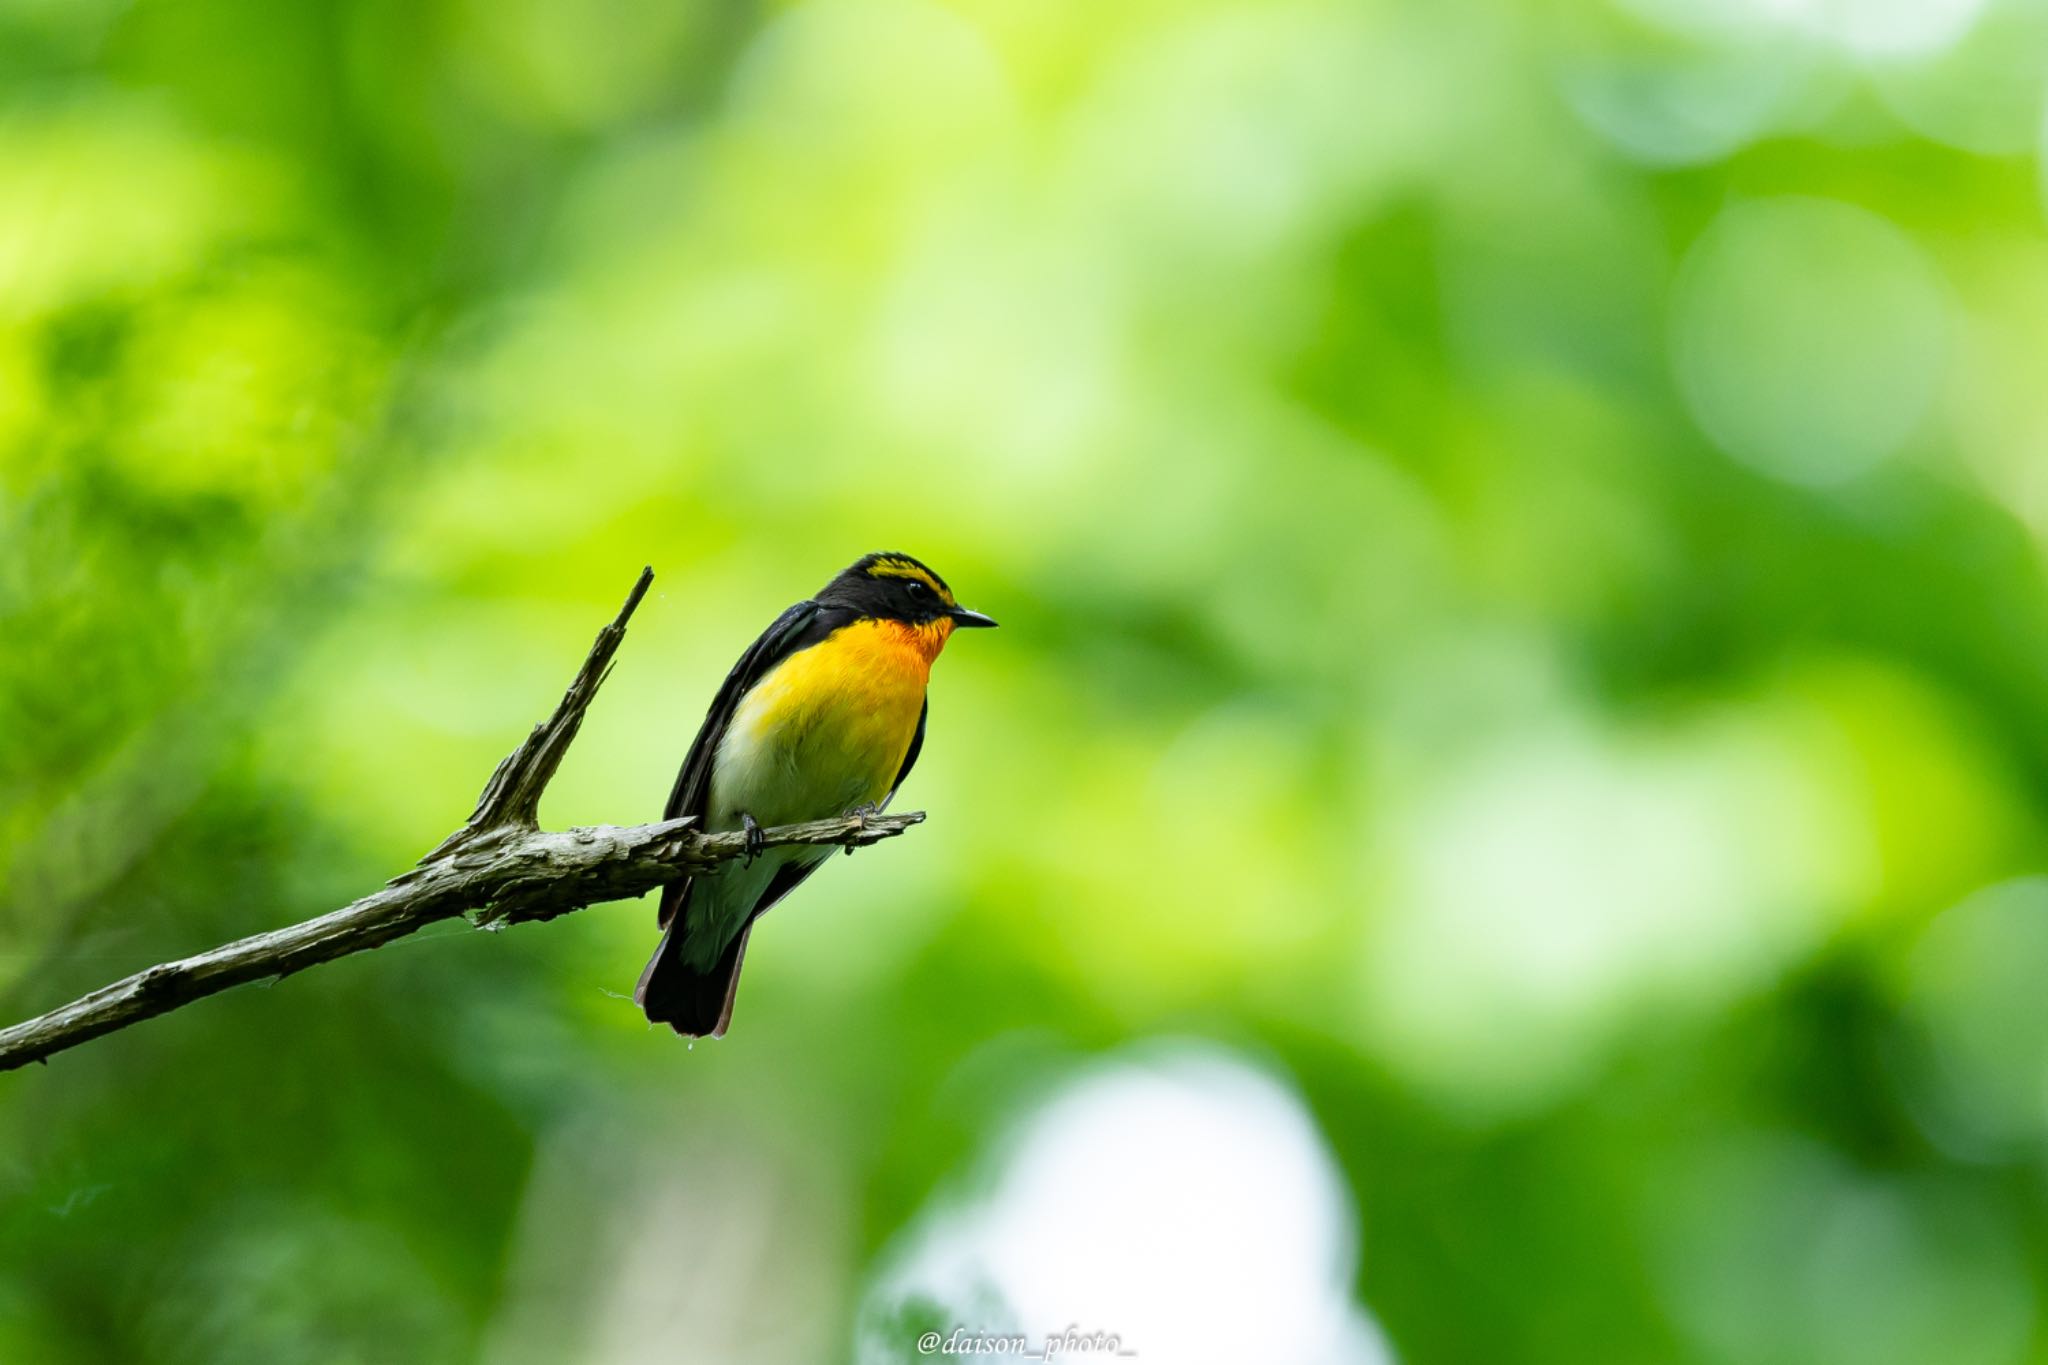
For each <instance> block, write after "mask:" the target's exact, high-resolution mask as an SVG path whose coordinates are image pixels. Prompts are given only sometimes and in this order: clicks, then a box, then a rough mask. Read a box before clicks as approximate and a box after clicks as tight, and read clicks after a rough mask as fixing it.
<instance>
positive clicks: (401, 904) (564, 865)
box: [0, 569, 924, 1071]
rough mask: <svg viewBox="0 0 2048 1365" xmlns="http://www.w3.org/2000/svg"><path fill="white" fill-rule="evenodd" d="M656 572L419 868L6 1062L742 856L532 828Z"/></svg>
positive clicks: (904, 823)
mask: <svg viewBox="0 0 2048 1365" xmlns="http://www.w3.org/2000/svg"><path fill="white" fill-rule="evenodd" d="M653 577H654V574H653V571H652V570H651V569H650V570H643V571H642V572H641V575H640V579H639V581H638V582H637V583H635V584H634V585H633V591H632V593H631V594H630V595H629V596H628V597H627V599H626V604H625V606H624V607H623V608H621V609H620V611H619V614H618V617H617V618H616V619H615V620H614V621H613V622H612V623H611V624H610V625H608V626H606V627H605V628H604V629H603V630H602V631H600V632H599V633H598V637H597V641H596V643H595V644H593V645H592V646H591V650H590V655H589V657H588V658H586V659H585V660H584V661H583V667H582V668H581V669H579V670H578V671H577V674H576V679H575V681H574V682H572V683H571V684H570V685H569V690H568V691H567V692H566V693H564V694H563V696H562V700H561V702H560V704H559V705H557V706H556V708H555V712H554V714H553V715H552V716H550V717H549V718H548V719H547V721H545V722H544V723H542V724H541V725H539V726H537V727H535V729H534V731H533V733H532V734H530V735H528V736H527V738H526V741H525V742H524V743H523V744H521V745H520V746H519V748H518V749H517V750H515V751H514V752H513V753H512V754H511V755H510V756H509V757H508V758H506V759H505V761H504V762H502V763H500V764H499V765H498V768H497V771H495V772H493V773H492V774H491V778H490V781H489V782H488V783H486V784H485V786H484V791H483V795H482V796H481V797H480V798H479V799H478V801H477V806H476V810H475V812H474V813H473V814H472V815H471V816H470V818H469V820H468V822H467V823H465V824H464V825H463V826H462V827H461V828H460V829H458V830H456V831H455V832H454V833H453V834H451V835H449V836H448V837H447V838H446V839H444V840H443V841H442V842H441V844H440V846H439V847H437V848H435V849H434V851H433V852H431V853H429V854H428V855H427V856H426V857H425V858H423V859H421V860H420V863H419V865H418V866H417V867H414V868H412V869H411V870H410V871H407V872H405V873H402V874H401V875H399V876H398V877H396V878H394V879H392V881H390V882H389V883H388V884H386V885H385V886H384V887H383V888H382V889H380V890H377V891H374V892H372V893H371V894H369V895H367V896H365V897H363V898H362V899H361V900H359V901H355V902H354V903H352V904H349V905H345V906H343V907H342V908H341V909H339V910H334V911H330V912H329V913H327V914H324V915H321V916H319V917H318V918H316V919H309V920H306V921H305V922H303V923H300V924H294V925H291V926H289V927H287V928H283V929H273V930H271V931H269V932H268V933H262V934H255V935H252V936H250V937H248V938H244V939H238V940H236V941H235V942H233V943H228V944H223V945H222V946H221V947H218V948H214V949H212V950H211V951H208V952H204V953H199V954H197V955H195V956H193V957H186V958H179V959H178V960H176V961H173V962H163V963H159V964H157V965H156V966H154V967H150V968H147V969H146V970H144V971H140V972H137V973H136V974H135V975H133V976H129V977H124V978H123V979H121V980H119V981H116V982H114V983H113V984H112V985H109V986H102V987H101V988H100V989H98V990H96V991H93V992H92V993H91V994H89V995H84V996H80V997H79V998H78V999H76V1000H74V1001H72V1002H71V1003H70V1004H68V1005H64V1006H62V1007H60V1008H58V1009H54V1010H51V1011H50V1012H49V1013H48V1014H44V1015H41V1016H38V1017H37V1018H34V1019H30V1020H28V1021H26V1022H24V1023H20V1024H16V1025H14V1026H13V1027H12V1028H7V1029H0V1071H8V1070H12V1069H14V1068H16V1067H20V1066H26V1065H27V1064H28V1063H30V1062H39V1061H43V1060H44V1059H46V1058H48V1057H49V1056H51V1055H52V1054H53V1053H57V1052H61V1051H63V1050H64V1049H65V1048H69V1047H76V1046H77V1045H78V1044H80V1043H83V1042H86V1041H87V1040H89V1039H92V1038H97V1037H99V1036H100V1035H101V1034H104V1033H112V1032H113V1031H115V1030H116V1029H123V1028H127V1027H128V1026H129V1025H130V1024H135V1023H139V1022H141V1021H142V1020H144V1019H150V1018H154V1017H155V1016H157V1015H159V1014H166V1013H168V1012H170V1011H171V1010H174V1009H177V1008H179V1007H180V1006H183V1005H189V1004H191V1003H192V1002H193V1001H195V1000H201V999H204V998H205V997H207V996H209V995H213V994H215V993H217V992H219V991H224V990H227V989H228V988H229V987H231V986H239V985H242V984H244V983H246V982H250V981H261V980H265V979H274V978H277V977H283V976H288V975H290V974H291V973H293V972H297V971H303V970H305V969H306V968H307V967H312V966H315V965H317V964H319V963H322V962H332V961H333V960H334V959H336V958H338V957H346V956H348V955H349V954H351V953H360V952H363V951H365V950H366V949H370V948H377V947H381V946H383V945H384V944H386V943H389V942H391V941H392V940H393V939H397V938H403V937H404V936H405V935H407V934H410V933H412V932H413V931H414V930H415V929H418V928H420V927H421V926H422V925H427V924H432V923H435V922H436V921H438V920H444V919H453V918H455V917H456V916H458V915H462V916H467V917H468V918H469V919H470V921H471V922H472V923H474V924H476V925H477V926H478V927H480V928H486V929H499V928H503V927H504V926H505V925H508V924H518V923H521V922H523V921H527V920H545V919H553V918H554V917H555V916H557V915H566V914H568V913H569V912H571V911H573V910H580V909H582V908H583V907H584V906H586V905H595V904H597V903H598V902H600V901H610V900H620V899H624V898H627V897H632V896H638V895H641V894H643V893H645V892H648V891H651V890H653V889H654V888H655V887H657V886H661V885H664V884H665V883H668V882H671V881H674V880H675V879H676V878H678V877H683V876H691V875H696V874H700V873H708V872H712V871H715V870H716V869H717V868H718V867H719V866H720V865H721V864H723V863H727V862H730V861H732V860H733V859H735V858H742V857H745V856H746V853H747V847H746V836H745V835H743V834H739V833H722V834H707V833H704V832H702V831H700V830H697V829H694V828H692V824H693V821H692V820H690V819H683V820H663V821H657V822H656V823H654V824H648V825H625V826H619V825H594V826H590V827H587V828H580V829H567V830H561V831H549V830H543V829H539V828H537V827H536V825H535V819H536V817H537V814H538V811H539V806H540V797H541V793H542V792H543V791H544V790H545V789H546V787H547V784H548V780H549V779H550V778H552V777H553V776H554V774H555V769H556V768H557V767H558V766H559V765H560V763H561V760H562V755H563V753H564V752H566V751H567V749H568V746H569V742H570V741H571V740H573V739H574V738H575V737H576V730H577V727H578V726H579V725H580V724H581V723H582V720H583V713H584V711H585V710H587V709H588V708H589V706H590V702H591V699H592V698H593V697H595V696H596V695H597V689H598V687H599V685H600V684H602V683H603V681H604V678H605V675H606V673H607V672H608V670H609V668H610V666H611V660H612V656H613V654H615V653H616V652H617V651H618V647H619V641H620V640H621V639H622V638H624V636H625V631H626V621H627V619H628V618H629V617H631V616H632V614H633V609H634V608H635V607H637V606H639V605H640V600H641V598H643V597H644V596H646V593H647V585H648V584H649V583H650V582H651V581H652V580H653ZM923 819H924V815H923V813H922V812H917V811H912V812H906V813H903V814H900V815H849V816H844V817H841V818H838V819H833V820H818V821H813V822H812V823H810V824H804V825H785V826H780V827H778V828H774V829H768V830H764V831H762V843H763V845H764V846H765V847H770V848H773V847H778V846H780V845H785V844H839V845H844V846H845V847H847V848H849V849H850V848H858V847H864V846H865V845H868V844H872V843H875V842H876V841H878V840H881V839H887V838H891V837H893V836H895V835H898V834H901V833H902V832H903V831H904V830H906V829H909V828H910V827H911V826H912V825H915V824H918V823H919V822H921V821H922V820H923Z"/></svg>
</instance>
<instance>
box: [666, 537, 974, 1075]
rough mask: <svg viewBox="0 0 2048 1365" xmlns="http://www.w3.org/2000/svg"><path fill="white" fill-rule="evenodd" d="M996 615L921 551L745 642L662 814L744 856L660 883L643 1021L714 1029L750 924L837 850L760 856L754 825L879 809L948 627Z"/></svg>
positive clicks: (850, 582) (856, 570)
mask: <svg viewBox="0 0 2048 1365" xmlns="http://www.w3.org/2000/svg"><path fill="white" fill-rule="evenodd" d="M995 624H996V623H995V621H994V619H993V618H991V617H988V616H985V615H983V614H982V613H981V612H978V611H970V610H968V609H967V608H966V607H963V606H961V605H960V604H959V602H957V601H956V600H955V599H954V597H953V591H952V589H951V588H949V587H947V586H946V580H945V579H943V578H941V577H939V576H938V574H936V573H934V572H933V571H932V570H931V569H929V568H927V567H926V566H925V565H924V564H922V563H921V562H919V561H918V560H916V559H913V558H912V557H911V556H909V555H907V554H899V553H894V552H876V553H873V554H867V555H863V556H861V557H860V558H859V559H857V560H855V561H854V562H853V563H852V564H850V565H848V566H847V567H846V568H845V569H843V570H841V571H840V572H839V573H838V574H837V575H835V576H834V577H833V578H832V580H831V581H830V582H829V583H827V584H826V585H825V586H824V588H823V589H821V590H820V591H819V592H818V594H817V596H815V597H808V598H805V599H804V600H803V601H801V602H798V603H797V604H796V605H795V606H793V607H791V608H789V610H787V611H785V612H783V613H782V614H781V615H780V616H778V617H776V618H775V621H774V623H773V624H771V625H770V626H769V627H768V629H767V630H765V631H763V632H762V633H761V636H760V638H759V639H757V640H755V641H754V643H753V644H752V645H750V646H748V648H747V651H746V652H745V653H744V654H742V655H741V656H740V659H739V662H738V663H736V664H734V665H733V667H732V671H731V672H730V673H728V674H727V675H726V679H725V682H724V684H723V685H722V686H721V687H720V688H719V689H718V695H717V696H716V697H714V698H713V699H712V702H711V709H710V710H709V711H708V712H706V713H705V716H704V724H703V726H702V727H701V728H699V729H698V731H697V738H696V740H695V742H693V743H692V744H691V745H690V751H689V753H688V755H687V756H686V757H685V758H684V759H683V766H682V770H681V771H680V772H678V773H677V774H676V782H675V787H674V789H673V790H672V791H671V792H670V793H669V798H668V806H667V809H666V811H665V817H666V818H668V819H671V820H673V819H678V818H681V817H683V816H694V817H696V819H697V822H698V823H697V828H699V829H701V830H706V831H713V832H722V831H733V830H741V831H744V832H745V834H746V836H747V840H748V856H747V857H746V858H745V859H743V860H734V861H732V862H729V863H727V864H725V865H724V866H723V867H721V868H720V869H718V871H717V872H715V873H707V874H702V875H698V876H694V877H688V878H685V879H682V880H680V881H676V882H671V883H670V884H669V885H668V886H666V887H665V888H663V891H662V896H661V912H660V918H659V927H660V928H661V930H662V935H661V943H660V946H658V947H657V948H656V949H655V950H654V956H653V957H651V958H649V959H648V962H647V969H646V970H645V971H643V972H642V973H641V974H640V983H639V985H638V986H637V987H635V989H634V991H633V1001H634V1003H635V1004H637V1005H639V1006H640V1008H641V1009H642V1010H644V1011H645V1012H646V1014H647V1018H648V1021H649V1022H650V1023H656V1024H667V1025H668V1026H669V1027H671V1028H673V1029H674V1030H675V1031H676V1032H677V1033H679V1034H682V1035H683V1036H684V1037H686V1038H702V1037H707V1036H708V1037H712V1038H722V1037H724V1036H725V1031H726V1029H727V1027H728V1026H729V1025H730V1024H731V1023H732V1009H733V1001H734V999H735V997H736V995H737V993H738V990H739V980H740V964H741V963H742V962H743V961H745V959H746V954H747V938H748V936H749V935H750V934H751V933H752V932H753V926H754V921H755V920H757V919H759V918H760V917H761V916H762V915H763V914H765V913H766V912H767V910H768V909H769V907H770V906H772V905H774V904H775V903H776V902H777V901H780V900H781V899H782V898H783V897H784V896H786V895H788V894H789V893H790V892H791V891H792V890H794V889H795V888H796V886H797V884H798V883H799V882H801V881H803V880H804V879H805V878H806V877H808V876H810V875H811V874H812V873H813V872H815V871H817V870H818V868H819V867H820V866H821V865H822V864H823V863H824V862H825V860H826V859H827V858H829V857H831V855H832V854H833V853H834V852H835V851H836V850H835V849H833V848H830V847H826V848H820V847H818V846H816V845H786V846H782V847H778V848H773V849H763V848H762V847H761V844H760V837H761V836H760V832H761V830H762V829H764V828H767V827H770V826H774V825H786V824H794V823H798V822H801V821H806V820H821V819H826V818H828V817H831V816H837V815H845V814H854V813H859V812H865V811H879V810H881V809H883V808H884V807H886V806H887V805H888V803H889V800H890V798H891V797H893V796H894V795H895V794H896V789H897V788H898V787H900V786H902V785H903V779H904V778H906V777H908V776H910V770H911V768H913V767H914V766H916V764H917V758H918V754H919V753H920V752H921V751H922V750H923V748H924V733H925V717H926V714H927V712H928V710H929V705H928V703H927V701H926V697H925V685H926V683H927V681H928V680H929V679H930V677H931V668H932V663H933V661H934V660H936V659H937V658H938V656H939V651H940V650H941V649H943V648H945V645H946V641H947V639H948V638H949V637H950V636H951V635H952V633H953V632H954V631H955V630H958V629H963V628H975V627H989V626H993V625H995Z"/></svg>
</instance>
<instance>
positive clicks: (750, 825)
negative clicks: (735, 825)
mask: <svg viewBox="0 0 2048 1365" xmlns="http://www.w3.org/2000/svg"><path fill="white" fill-rule="evenodd" d="M740 829H741V830H742V831H743V832H744V833H745V834H746V836H747V866H748V867H752V866H753V865H754V859H756V858H758V857H760V856H761V850H762V849H763V848H766V847H767V841H766V840H765V839H764V838H762V836H761V826H760V824H759V823H758V822H756V821H755V819H754V817H753V816H751V815H749V814H747V813H746V812H745V811H741V812H740Z"/></svg>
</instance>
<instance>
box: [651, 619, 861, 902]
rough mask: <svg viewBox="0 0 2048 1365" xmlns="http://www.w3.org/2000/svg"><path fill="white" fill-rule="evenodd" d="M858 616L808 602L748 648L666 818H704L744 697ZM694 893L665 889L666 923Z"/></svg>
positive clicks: (678, 886) (679, 777)
mask: <svg viewBox="0 0 2048 1365" xmlns="http://www.w3.org/2000/svg"><path fill="white" fill-rule="evenodd" d="M852 615H853V613H852V612H851V611H849V610H847V609H846V608H843V607H826V606H821V605H819V604H818V603H817V602H814V601H812V600H811V599H809V598H805V599H804V600H803V601H801V602H799V603H797V604H796V605H795V606H793V607H791V608H790V609H789V610H788V611H785V612H784V613H782V615H780V616H778V617H776V618H775V621H774V624H772V625H770V626H769V627H768V629H766V630H764V631H762V632H761V638H760V639H758V640H756V641H754V643H753V644H751V645H749V646H747V652H746V653H744V654H742V655H740V660H739V662H738V663H736V664H734V665H733V666H732V671H731V672H730V673H728V674H726V675H725V682H724V683H723V684H722V685H721V686H720V687H719V689H718V695H717V696H715V697H713V698H712V699H711V709H710V710H709V711H707V712H705V713H704V724H703V725H701V726H700V727H698V730H697V738H696V740H695V741H694V742H692V743H691V745H690V752H689V754H688V756H686V757H685V758H684V759H683V767H682V771H680V772H678V773H677V774H676V785H675V787H674V788H673V789H672V790H671V791H670V792H669V794H668V805H667V807H666V808H665V809H664V810H663V811H662V818H663V819H665V820H674V819H678V818H679V817H681V816H685V815H695V816H700V817H701V816H702V815H703V814H704V806H705V803H706V802H707V801H709V800H710V799H711V764H712V761H713V760H714V759H715V758H717V756H718V746H719V743H720V741H722V740H723V739H724V738H725V727H726V726H728V725H730V724H731V723H732V717H733V712H735V711H737V710H739V706H740V699H741V698H742V697H744V696H746V695H747V693H748V691H749V690H751V689H752V687H753V686H754V684H755V683H757V682H759V681H761V679H762V678H763V677H764V676H766V675H767V673H768V671H769V670H770V669H772V668H774V667H775V665H777V664H779V663H781V662H782V661H783V660H784V659H787V658H788V657H789V656H790V655H792V654H794V653H796V652H797V651H798V650H800V649H806V648H808V647H809V646H811V645H814V644H816V643H817V642H818V641H820V640H822V639H824V638H825V637H826V636H827V635H830V634H831V633H832V632H833V631H835V630H837V629H839V627H841V626H843V625H845V624H846V622H847V621H848V620H850V619H851V618H852ZM689 890H690V883H689V882H688V881H687V880H685V881H679V882H671V883H669V885H668V886H667V887H666V888H665V889H664V890H663V891H662V893H661V923H662V924H663V925H666V924H667V923H668V922H669V920H670V919H671V918H672V917H673V916H674V915H675V912H676V907H677V906H678V905H681V904H682V903H683V897H684V896H685V895H687V894H688V893H689Z"/></svg>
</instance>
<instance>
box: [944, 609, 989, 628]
mask: <svg viewBox="0 0 2048 1365" xmlns="http://www.w3.org/2000/svg"><path fill="white" fill-rule="evenodd" d="M947 615H949V616H951V617H952V618H953V624H954V625H956V626H961V627H967V626H993V625H995V623H996V618H995V617H993V616H983V615H982V614H981V613H980V612H978V611H969V610H968V609H967V608H965V607H955V608H953V610H952V611H950V612H948V613H947Z"/></svg>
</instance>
